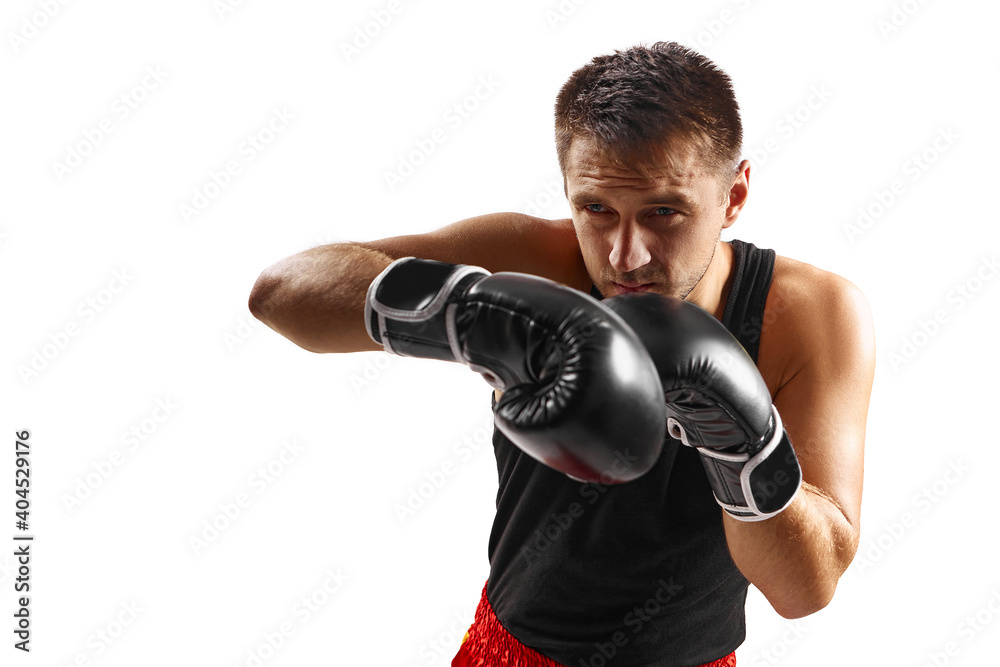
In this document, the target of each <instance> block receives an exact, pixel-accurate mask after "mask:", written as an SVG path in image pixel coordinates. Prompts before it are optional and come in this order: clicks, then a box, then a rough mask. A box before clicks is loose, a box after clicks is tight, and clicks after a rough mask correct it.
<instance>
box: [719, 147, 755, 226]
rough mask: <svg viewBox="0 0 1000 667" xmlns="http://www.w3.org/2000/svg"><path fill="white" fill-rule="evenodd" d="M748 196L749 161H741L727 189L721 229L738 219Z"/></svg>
mask: <svg viewBox="0 0 1000 667" xmlns="http://www.w3.org/2000/svg"><path fill="white" fill-rule="evenodd" d="M749 196H750V160H743V161H742V162H740V164H739V166H738V167H737V168H736V176H735V178H734V179H733V181H732V183H731V185H730V187H729V201H728V203H727V204H726V220H725V223H724V224H723V225H722V227H723V229H725V228H726V227H729V226H731V225H732V224H733V223H734V222H736V219H737V218H738V217H740V211H742V210H743V207H744V206H745V205H746V203H747V198H748V197H749Z"/></svg>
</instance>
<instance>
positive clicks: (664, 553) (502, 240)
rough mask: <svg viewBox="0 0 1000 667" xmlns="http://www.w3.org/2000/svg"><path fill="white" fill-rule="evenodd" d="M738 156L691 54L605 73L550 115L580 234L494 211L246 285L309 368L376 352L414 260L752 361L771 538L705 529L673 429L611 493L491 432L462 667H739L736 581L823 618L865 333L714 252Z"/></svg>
mask: <svg viewBox="0 0 1000 667" xmlns="http://www.w3.org/2000/svg"><path fill="white" fill-rule="evenodd" d="M741 141H742V128H741V122H740V117H739V110H738V105H737V103H736V100H735V98H734V95H733V91H732V85H731V82H730V80H729V77H728V76H727V75H726V74H725V73H724V72H722V71H721V70H719V69H718V68H716V67H715V66H714V64H712V63H711V62H710V61H708V60H707V59H706V58H704V57H703V56H701V55H699V54H696V53H694V52H692V51H690V50H688V49H685V48H684V47H681V46H679V45H677V44H674V43H657V44H654V45H653V46H651V47H635V48H632V49H629V50H627V51H624V52H616V53H615V54H613V55H608V56H601V57H598V58H595V59H594V60H593V61H592V62H591V63H589V64H588V65H586V66H584V67H582V68H581V69H579V70H578V71H576V72H575V73H574V74H573V75H572V76H571V77H570V79H569V80H568V81H567V83H566V84H565V85H564V87H563V88H562V90H561V91H560V93H559V96H558V99H557V103H556V143H557V151H558V155H559V162H560V166H561V169H562V172H563V176H564V184H565V191H566V195H567V198H568V200H569V203H570V206H571V211H572V219H570V220H554V221H553V220H541V219H537V218H533V217H530V216H526V215H521V214H516V213H498V214H493V215H485V216H481V217H476V218H471V219H467V220H463V221H460V222H457V223H454V224H451V225H448V226H445V227H442V228H441V229H438V230H437V231H433V232H430V233H426V234H417V235H412V236H401V237H396V238H389V239H383V240H380V241H373V242H368V243H348V244H338V245H330V246H323V247H319V248H313V249H311V250H307V251H305V252H302V253H299V254H298V255H295V256H293V257H290V258H288V259H285V260H283V261H281V262H279V263H277V264H276V265H274V266H273V267H271V268H269V269H267V270H266V271H264V272H263V273H262V274H261V277H260V278H259V279H258V281H257V284H256V285H255V286H254V289H253V293H252V294H251V298H250V308H251V310H252V312H253V313H254V314H255V315H256V316H257V317H259V318H261V319H262V320H263V321H264V322H265V323H266V324H268V325H269V326H270V327H271V328H272V329H274V330H275V331H277V332H279V333H281V334H282V335H284V336H286V337H287V338H289V339H290V340H291V341H293V342H294V343H296V344H298V345H299V346H301V347H303V348H305V349H307V350H310V351H313V352H349V351H361V350H378V349H381V345H379V344H376V343H375V342H374V340H373V339H378V338H377V336H378V334H377V333H370V332H369V331H368V330H366V317H365V306H366V303H367V304H368V307H369V309H371V307H372V306H371V301H372V297H371V296H370V295H369V294H368V291H369V287H370V286H373V281H374V280H376V278H377V277H379V276H380V274H382V272H383V271H385V270H386V268H387V267H389V266H390V264H391V263H393V262H394V261H395V260H399V258H403V257H416V258H425V259H430V260H437V261H439V262H445V263H449V264H461V265H469V266H475V267H482V268H483V269H485V271H488V272H491V273H495V272H518V273H524V274H532V275H535V276H541V277H543V278H546V279H548V280H550V281H553V282H554V283H557V284H560V285H563V286H568V287H569V288H572V289H573V290H578V291H579V292H580V293H583V294H591V295H593V296H594V297H595V298H597V299H602V298H603V299H604V301H602V303H607V304H609V305H610V304H612V303H616V302H618V301H621V300H622V297H621V296H620V295H623V294H630V293H634V292H652V293H655V294H660V295H664V296H665V297H671V298H672V299H682V300H683V301H684V302H686V303H687V304H694V305H696V306H699V307H700V308H701V309H704V311H706V312H707V313H709V314H711V315H712V316H714V318H715V319H716V320H718V321H720V322H722V323H723V324H724V325H725V326H726V328H727V329H728V330H729V332H730V333H731V334H732V335H733V336H734V337H735V338H736V339H737V340H738V341H739V344H741V345H742V346H743V347H744V348H746V350H747V352H748V354H749V355H750V357H751V358H753V360H754V361H755V362H756V368H757V370H758V371H759V379H760V380H761V381H762V382H763V384H764V385H766V390H767V393H768V394H769V397H770V399H771V400H773V408H774V409H775V411H776V413H778V414H780V419H781V423H782V424H783V428H784V433H785V434H786V436H787V438H786V441H790V442H791V443H792V445H793V446H794V452H795V455H796V456H797V463H795V464H794V465H795V468H796V470H798V469H799V466H800V468H801V480H802V484H801V489H800V490H799V491H798V492H797V493H795V494H794V497H790V499H789V501H788V503H787V505H786V506H783V507H781V508H780V511H777V512H773V513H770V514H766V515H762V516H756V517H752V518H756V519H763V520H753V521H747V520H741V518H742V519H745V518H747V517H745V516H744V517H740V516H739V513H738V512H732V511H730V510H731V509H732V508H727V509H726V511H721V510H720V509H719V506H718V505H717V504H716V500H717V499H719V491H718V488H717V487H716V486H714V485H715V483H716V482H715V480H714V479H713V480H711V483H710V480H709V479H708V477H707V476H706V472H705V468H703V467H702V465H701V463H699V454H701V455H702V456H704V455H705V454H704V451H705V450H703V449H698V450H697V451H696V450H695V449H692V448H688V447H684V446H683V445H680V444H679V443H678V442H677V440H676V439H675V438H680V437H682V436H683V435H684V434H683V433H680V431H681V430H682V429H677V428H672V430H671V435H672V436H673V438H671V439H668V442H667V443H666V444H665V445H664V449H663V452H662V454H661V455H660V457H659V460H658V461H657V462H656V465H655V467H654V468H653V469H652V470H651V471H650V472H648V473H647V474H645V475H644V476H642V477H640V478H639V479H638V480H635V481H630V482H627V483H624V484H620V485H606V484H599V483H589V484H588V483H584V484H581V482H580V481H579V480H574V479H570V478H569V477H566V476H564V475H559V474H558V473H555V472H553V471H552V470H549V469H547V468H546V467H545V466H543V465H541V464H540V463H537V462H536V461H535V460H533V459H531V458H529V457H524V456H523V455H522V452H521V451H520V449H518V448H516V447H513V446H511V444H510V439H509V438H508V437H507V435H508V434H507V433H506V432H504V433H500V432H497V433H495V436H494V445H495V451H496V455H497V459H498V468H499V472H500V477H501V484H500V492H499V494H498V498H497V517H496V520H495V522H494V527H493V533H492V535H491V539H490V551H489V553H490V565H491V572H490V578H489V580H488V582H487V586H486V588H485V589H484V591H483V597H482V600H481V603H480V607H479V610H478V611H477V614H476V622H475V624H474V625H473V627H472V628H471V629H470V632H469V635H468V641H466V642H465V644H463V646H462V650H461V651H460V653H459V656H457V657H456V660H455V663H454V664H456V665H480V664H482V665H492V664H525V665H534V664H538V665H556V664H567V665H573V666H576V665H596V664H623V665H658V666H667V665H701V664H713V665H731V664H735V658H734V654H733V651H734V650H735V648H736V647H737V646H738V645H739V644H740V643H741V642H742V641H743V639H744V636H745V622H744V612H743V605H744V602H745V596H746V588H747V585H748V583H752V584H754V585H755V586H756V587H757V588H758V589H759V590H760V591H761V592H762V593H763V594H764V596H765V597H766V598H767V599H768V601H769V602H770V603H771V604H772V606H773V607H774V609H775V610H776V611H777V612H778V613H779V614H781V615H782V616H784V617H786V618H798V617H802V616H805V615H808V614H811V613H813V612H815V611H817V610H819V609H821V608H823V607H824V606H826V605H827V604H828V603H829V601H830V599H831V598H832V596H833V594H834V590H835V588H836V585H837V582H838V580H839V578H840V576H841V575H842V574H843V572H844V571H845V570H846V568H847V567H848V565H849V564H850V562H851V560H852V559H853V557H854V553H855V551H856V549H857V545H858V538H859V521H860V504H861V490H862V468H863V449H864V438H865V427H866V421H867V412H868V403H869V397H870V393H871V386H872V380H873V375H874V359H875V357H874V334H873V327H872V322H871V316H870V312H869V309H868V306H867V303H866V301H865V299H864V297H863V296H862V295H861V293H860V292H859V291H858V290H857V289H856V288H855V287H854V286H853V285H851V284H850V283H849V282H848V281H847V280H845V279H843V278H840V277H838V276H836V275H833V274H831V273H828V272H825V271H822V270H820V269H817V268H815V267H812V266H810V265H808V264H804V263H801V262H797V261H795V260H792V259H788V258H785V257H780V256H775V255H774V253H773V252H772V251H765V250H760V249H757V248H756V247H754V246H753V245H751V244H746V243H743V242H739V241H734V242H732V243H726V242H722V241H721V232H722V230H723V229H725V228H728V227H730V226H731V225H732V224H733V223H735V222H736V220H737V218H738V217H739V214H740V211H741V210H742V208H743V206H744V205H745V204H746V202H747V197H748V194H749V177H750V165H749V163H748V162H747V161H746V160H743V161H740V160H739V157H740V151H741ZM581 298H582V297H581ZM628 298H630V297H626V299H628ZM699 312H700V311H699ZM370 316H371V313H370V312H369V317H370ZM672 321H673V320H672V319H671V317H670V316H669V315H668V316H666V317H665V319H663V320H661V322H667V323H669V322H672ZM370 324H371V323H370V322H369V329H371V326H370ZM654 330H655V329H654ZM681 335H683V332H682V334H681ZM691 335H694V334H691ZM654 336H655V334H654ZM379 340H381V339H379ZM644 342H646V343H647V345H649V346H650V347H654V346H655V345H651V343H655V340H654V339H653V338H651V337H649V335H648V334H647V337H646V338H645V339H644ZM657 363H658V364H660V362H659V361H658V362H657ZM660 365H662V364H660ZM751 367H752V364H751ZM477 370H481V369H478V368H477ZM662 372H663V371H662V368H661V373H662ZM486 377H488V378H489V374H486ZM666 380H669V378H666ZM666 380H665V381H666ZM494 386H500V385H494ZM502 399H503V392H502V391H500V390H499V389H497V390H495V392H494V396H493V400H494V401H495V402H496V401H500V400H502ZM668 407H669V406H668ZM672 414H679V413H672ZM674 426H675V427H676V420H675V422H674ZM685 440H686V438H685ZM685 444H691V443H687V442H685ZM536 458H537V457H536ZM791 460H792V461H793V462H794V460H795V456H793V457H792V458H791ZM707 465H708V464H706V466H707ZM713 492H714V494H715V498H713ZM718 502H719V504H723V505H724V503H723V502H722V500H721V499H719V500H718ZM724 507H725V505H724ZM546 535H549V536H550V537H549V538H546V537H545V536H546Z"/></svg>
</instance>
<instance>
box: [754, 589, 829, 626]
mask: <svg viewBox="0 0 1000 667" xmlns="http://www.w3.org/2000/svg"><path fill="white" fill-rule="evenodd" d="M836 590H837V584H836V583H833V584H830V585H827V586H815V587H812V588H811V589H810V590H803V591H801V592H799V594H797V595H794V596H790V597H789V598H787V599H782V600H780V601H777V600H771V601H770V602H771V606H772V607H774V610H775V611H776V612H778V615H779V616H781V617H782V618H787V619H788V620H790V621H791V620H795V619H797V618H805V617H806V616H809V615H810V614H815V613H816V612H817V611H820V610H821V609H824V608H825V607H826V606H827V605H828V604H830V601H831V600H833V594H834V593H835V592H836Z"/></svg>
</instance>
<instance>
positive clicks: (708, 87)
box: [555, 42, 743, 177]
mask: <svg viewBox="0 0 1000 667" xmlns="http://www.w3.org/2000/svg"><path fill="white" fill-rule="evenodd" d="M555 117H556V118H555V120H556V151H557V153H558V156H559V167H560V169H562V172H563V174H564V175H565V173H566V160H567V155H568V153H569V149H570V144H571V143H572V142H573V138H574V137H583V138H587V139H590V140H592V141H594V142H596V143H597V145H598V147H599V148H600V149H601V150H602V152H604V153H605V155H607V156H608V157H609V158H610V159H611V160H612V161H613V162H614V163H615V165H616V166H619V167H622V168H625V169H628V170H630V171H634V172H637V173H639V174H643V175H649V174H651V173H652V172H653V171H654V170H656V169H657V168H662V166H663V164H662V161H664V160H665V161H667V162H668V163H669V162H670V157H671V156H670V154H669V148H670V147H671V144H673V145H675V146H676V145H677V144H676V143H674V142H692V145H693V146H694V147H695V148H696V149H697V150H699V152H700V153H701V158H702V161H703V164H704V166H705V167H707V168H708V169H710V170H714V171H716V172H717V173H718V175H719V176H720V177H728V176H730V175H733V174H735V170H736V167H737V165H738V163H739V158H740V152H741V150H742V144H743V124H742V122H741V121H740V109H739V105H738V104H737V102H736V96H735V94H734V92H733V85H732V81H731V80H730V78H729V75H727V74H726V73H725V72H724V71H722V70H721V69H719V68H718V67H716V65H715V64H714V63H713V62H712V61H711V60H709V59H708V58H706V57H705V56H703V55H701V54H699V53H696V52H695V51H692V50H691V49H689V48H687V47H684V46H681V45H680V44H677V43H676V42H657V43H655V44H653V45H652V46H648V47H647V46H641V45H640V46H634V47H632V48H630V49H628V50H626V51H615V53H614V54H612V55H604V56H597V57H596V58H594V59H593V60H592V61H591V62H590V63H588V64H586V65H584V66H583V67H581V68H580V69H578V70H576V71H575V72H573V74H572V75H571V76H570V78H569V80H568V81H566V83H565V84H564V85H563V87H562V89H561V90H560V91H559V95H558V96H557V98H556V107H555Z"/></svg>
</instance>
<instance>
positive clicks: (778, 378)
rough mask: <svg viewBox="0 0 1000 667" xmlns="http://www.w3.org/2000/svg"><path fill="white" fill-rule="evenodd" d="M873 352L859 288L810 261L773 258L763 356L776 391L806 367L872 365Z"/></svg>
mask: <svg viewBox="0 0 1000 667" xmlns="http://www.w3.org/2000/svg"><path fill="white" fill-rule="evenodd" d="M874 354H875V338H874V327H873V323H872V315H871V309H870V307H869V305H868V300H867V299H866V298H865V296H864V294H863V293H862V292H861V290H860V289H858V287H857V286H855V285H854V284H853V283H851V281H849V280H847V279H846V278H844V277H842V276H839V275H837V274H835V273H832V272H830V271H825V270H823V269H820V268H817V267H815V266H812V265H811V264H807V263H805V262H801V261H798V260H794V259H790V258H788V257H782V256H778V257H776V258H775V263H774V276H773V278H772V281H771V289H770V291H769V292H768V296H767V303H766V306H765V311H764V322H763V325H762V327H761V340H760V356H759V360H760V362H761V366H762V369H761V372H762V374H764V377H765V379H766V380H767V381H768V385H769V387H770V388H771V390H772V393H774V392H776V391H777V390H778V389H779V388H780V387H782V386H784V385H785V384H786V383H787V382H788V381H789V380H790V379H791V378H792V377H794V376H795V375H796V374H798V373H799V372H800V371H802V369H803V368H805V367H807V366H812V367H816V366H827V365H833V364H844V363H845V362H849V365H855V364H856V365H858V366H859V367H868V366H873V365H874ZM765 368H766V369H767V373H766V374H765Z"/></svg>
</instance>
